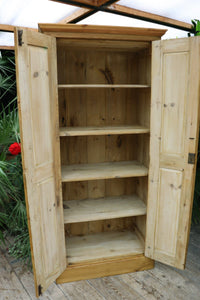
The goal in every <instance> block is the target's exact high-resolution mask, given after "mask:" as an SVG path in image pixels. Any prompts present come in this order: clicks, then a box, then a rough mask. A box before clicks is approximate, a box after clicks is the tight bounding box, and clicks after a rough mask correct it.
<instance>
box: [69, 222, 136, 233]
mask: <svg viewBox="0 0 200 300" xmlns="http://www.w3.org/2000/svg"><path fill="white" fill-rule="evenodd" d="M134 228H135V217H126V218H119V219H110V220H99V221H92V222H81V223H73V224H65V234H66V236H69V237H70V236H76V235H88V234H92V233H99V232H109V231H126V230H130V231H133V230H134Z"/></svg>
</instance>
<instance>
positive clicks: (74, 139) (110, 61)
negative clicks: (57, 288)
mask: <svg viewBox="0 0 200 300" xmlns="http://www.w3.org/2000/svg"><path fill="white" fill-rule="evenodd" d="M39 31H40V32H34V31H30V30H27V29H24V28H16V31H15V44H16V70H17V88H18V104H19V116H20V132H21V142H22V159H23V172H24V187H25V195H26V205H27V215H28V223H29V233H30V243H31V252H32V262H33V271H34V277H35V286H36V294H37V296H39V295H40V294H41V293H43V292H44V291H45V290H46V289H47V287H48V286H49V285H50V284H51V283H52V282H53V281H54V280H56V281H57V283H64V282H69V281H75V280H81V279H88V278H95V277H102V276H109V275H115V274H121V273H128V272H134V271H140V270H146V269H150V268H153V266H154V260H157V261H160V262H162V263H165V264H168V265H171V266H175V267H176V268H180V269H183V268H184V266H185V259H186V252H187V245H188V237H189V230H190V219H191V211H192V201H193V192H194V182H195V167H196V157H197V145H198V134H199V99H200V68H199V66H200V37H190V38H183V39H173V40H162V41H160V38H161V36H162V35H163V34H164V33H165V30H160V29H159V30H158V29H144V28H127V27H109V26H90V25H88V26H87V25H60V24H39Z"/></svg>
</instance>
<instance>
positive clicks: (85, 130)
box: [60, 125, 150, 136]
mask: <svg viewBox="0 0 200 300" xmlns="http://www.w3.org/2000/svg"><path fill="white" fill-rule="evenodd" d="M149 132H150V130H149V128H147V127H144V126H140V125H124V126H105V127H91V126H88V127H61V128H60V136H86V135H108V134H141V133H149Z"/></svg>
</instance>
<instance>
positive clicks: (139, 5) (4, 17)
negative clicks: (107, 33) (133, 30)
mask: <svg viewBox="0 0 200 300" xmlns="http://www.w3.org/2000/svg"><path fill="white" fill-rule="evenodd" d="M117 4H120V5H124V6H128V7H132V8H135V9H139V10H143V11H147V12H150V13H155V14H158V15H162V16H165V17H169V18H173V19H177V20H180V21H184V22H188V23H191V19H200V1H199V0H190V1H188V0H167V1H160V0H151V1H149V0H134V1H133V0H120V1H118V2H117ZM78 9H79V8H78V7H75V6H71V5H67V4H62V3H58V2H53V1H49V0H1V1H0V24H9V25H15V26H17V25H18V26H25V27H32V28H37V24H38V23H57V22H58V21H60V20H62V19H63V18H65V17H67V16H69V15H70V14H72V13H73V12H75V11H76V10H78ZM79 24H96V25H116V26H130V27H151V28H165V29H168V32H167V33H166V34H165V35H164V37H163V38H164V39H168V38H176V37H185V36H187V32H186V31H182V30H178V29H174V28H170V27H166V26H163V25H158V24H154V23H150V22H146V21H140V20H136V19H133V18H128V17H123V16H118V15H115V14H110V13H104V12H98V13H95V14H94V15H92V16H90V17H88V18H86V19H84V20H82V21H80V22H79ZM0 45H14V40H13V34H12V33H2V32H1V33H0Z"/></svg>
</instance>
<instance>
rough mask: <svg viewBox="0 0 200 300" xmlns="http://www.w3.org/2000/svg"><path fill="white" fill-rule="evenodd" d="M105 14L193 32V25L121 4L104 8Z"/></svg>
mask: <svg viewBox="0 0 200 300" xmlns="http://www.w3.org/2000/svg"><path fill="white" fill-rule="evenodd" d="M102 10H103V11H105V12H110V13H115V14H118V15H122V16H126V17H132V18H135V19H139V20H143V21H148V22H153V23H157V24H161V25H166V26H170V27H174V28H178V29H181V30H186V31H191V30H192V24H190V23H186V22H182V21H178V20H175V19H171V18H168V17H164V16H160V15H157V14H152V13H149V12H145V11H142V10H138V9H135V8H132V7H127V6H123V5H120V4H112V5H110V6H108V7H104V8H103V9H102Z"/></svg>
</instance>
